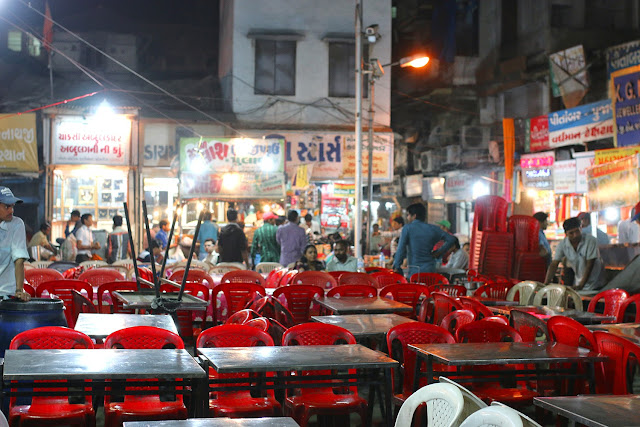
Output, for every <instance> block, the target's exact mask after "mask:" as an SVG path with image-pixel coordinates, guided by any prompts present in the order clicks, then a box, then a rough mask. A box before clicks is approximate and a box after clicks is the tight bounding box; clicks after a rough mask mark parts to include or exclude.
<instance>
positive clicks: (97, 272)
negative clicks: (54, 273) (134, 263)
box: [78, 268, 126, 287]
mask: <svg viewBox="0 0 640 427" xmlns="http://www.w3.org/2000/svg"><path fill="white" fill-rule="evenodd" d="M125 279H126V277H125V275H124V274H122V272H120V271H117V270H107V269H106V268H92V269H91V270H87V271H85V272H84V273H82V274H81V275H80V276H79V277H78V280H84V281H85V282H87V283H89V284H90V285H91V286H96V287H97V286H100V285H102V284H103V283H109V282H115V281H117V280H122V281H124V280H125Z"/></svg>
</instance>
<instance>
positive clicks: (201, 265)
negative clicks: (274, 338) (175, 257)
mask: <svg viewBox="0 0 640 427" xmlns="http://www.w3.org/2000/svg"><path fill="white" fill-rule="evenodd" d="M186 267H187V260H186V259H183V260H182V261H178V262H176V263H173V264H171V270H172V271H174V272H175V271H178V270H180V269H181V268H186ZM210 268H211V264H207V263H206V262H204V261H199V260H197V259H192V260H191V264H190V265H189V270H202V271H209V269H210Z"/></svg>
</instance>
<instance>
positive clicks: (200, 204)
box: [196, 202, 204, 213]
mask: <svg viewBox="0 0 640 427" xmlns="http://www.w3.org/2000/svg"><path fill="white" fill-rule="evenodd" d="M202 209H204V205H203V204H202V203H200V202H198V203H196V212H198V213H200V211H202Z"/></svg>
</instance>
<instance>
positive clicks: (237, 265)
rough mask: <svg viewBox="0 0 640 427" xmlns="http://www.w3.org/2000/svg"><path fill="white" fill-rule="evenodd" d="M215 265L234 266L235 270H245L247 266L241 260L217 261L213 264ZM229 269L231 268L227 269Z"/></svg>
mask: <svg viewBox="0 0 640 427" xmlns="http://www.w3.org/2000/svg"><path fill="white" fill-rule="evenodd" d="M215 266H216V267H232V268H233V267H234V268H235V269H236V270H246V269H247V266H246V265H244V264H243V263H241V262H219V263H217V264H216V265H215ZM229 271H231V270H229Z"/></svg>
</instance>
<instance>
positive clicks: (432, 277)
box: [409, 273, 449, 286]
mask: <svg viewBox="0 0 640 427" xmlns="http://www.w3.org/2000/svg"><path fill="white" fill-rule="evenodd" d="M409 282H411V283H421V284H423V285H427V286H429V285H435V284H438V283H441V284H444V285H448V284H449V279H447V278H446V277H444V276H443V275H442V274H438V273H415V274H412V275H411V277H410V278H409Z"/></svg>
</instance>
